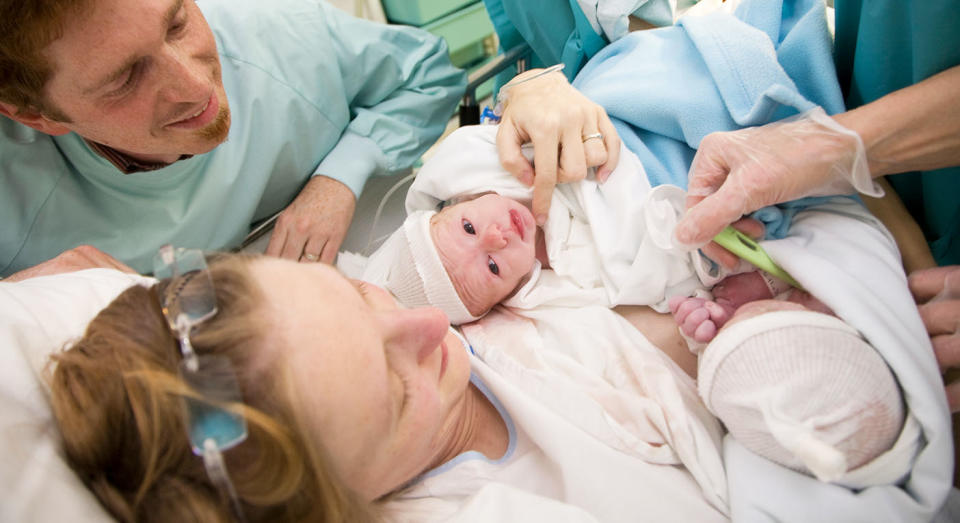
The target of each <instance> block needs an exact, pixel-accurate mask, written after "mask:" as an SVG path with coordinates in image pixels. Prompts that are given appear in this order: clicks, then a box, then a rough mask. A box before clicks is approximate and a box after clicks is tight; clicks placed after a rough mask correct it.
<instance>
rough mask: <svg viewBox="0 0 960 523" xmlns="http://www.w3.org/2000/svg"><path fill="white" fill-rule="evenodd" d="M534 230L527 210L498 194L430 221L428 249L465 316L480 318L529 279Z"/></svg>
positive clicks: (530, 215) (462, 206) (533, 257)
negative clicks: (433, 252) (433, 248)
mask: <svg viewBox="0 0 960 523" xmlns="http://www.w3.org/2000/svg"><path fill="white" fill-rule="evenodd" d="M536 230H537V225H536V221H535V220H534V218H533V214H532V213H531V212H530V210H529V209H527V208H526V207H524V206H523V205H522V204H520V203H519V202H516V201H514V200H511V199H510V198H506V197H503V196H500V195H499V194H486V195H484V196H481V197H479V198H477V199H475V200H470V201H467V202H463V203H459V204H457V205H453V206H450V207H447V208H446V209H444V210H443V211H441V212H440V213H438V214H437V215H435V216H434V217H433V219H432V220H431V222H430V236H431V237H432V239H433V244H434V245H435V246H436V248H437V252H438V253H439V254H440V259H441V261H442V262H443V267H444V268H445V269H446V271H447V274H448V275H449V276H450V279H451V280H452V281H453V286H454V288H456V290H457V293H458V294H459V295H460V299H461V300H463V303H464V305H466V307H467V310H469V311H470V314H473V315H474V316H477V315H479V314H482V313H483V312H486V311H487V310H489V309H490V308H491V307H493V306H494V305H496V304H497V303H499V302H500V301H501V300H503V299H504V298H506V297H507V296H510V294H511V293H512V292H513V291H514V289H516V288H517V286H519V285H520V282H521V281H522V280H523V278H524V276H526V275H527V274H529V273H530V271H531V270H532V269H533V263H534V259H535V251H534V247H535V239H536Z"/></svg>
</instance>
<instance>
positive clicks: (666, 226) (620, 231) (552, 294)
mask: <svg viewBox="0 0 960 523" xmlns="http://www.w3.org/2000/svg"><path fill="white" fill-rule="evenodd" d="M496 133H497V128H496V127H494V126H472V127H463V128H460V129H458V130H456V131H455V132H453V133H452V134H451V135H450V136H449V137H447V138H446V139H445V140H444V141H443V142H442V143H441V144H440V145H439V146H437V149H436V152H435V153H434V155H433V156H432V157H431V158H430V159H429V160H428V161H427V162H426V163H425V164H424V166H423V168H422V169H421V170H420V172H418V173H417V177H416V179H415V180H414V182H413V185H412V186H411V187H410V190H409V192H408V193H407V201H406V207H407V213H408V214H409V213H412V212H414V211H418V210H435V209H436V208H437V206H438V205H440V204H441V203H444V202H455V201H457V200H458V199H460V198H463V197H467V196H473V195H476V194H481V193H484V192H489V191H492V192H496V193H498V194H501V195H503V196H506V197H508V198H512V199H515V200H518V201H522V202H529V201H530V200H531V198H532V188H530V187H526V186H524V185H523V184H521V183H520V182H519V181H517V179H516V178H515V177H514V176H513V175H511V174H510V173H509V172H507V171H506V170H504V169H503V167H502V166H501V165H500V161H499V156H498V155H497V149H496ZM524 152H525V153H526V154H528V155H529V156H530V157H531V158H532V149H531V148H529V147H525V148H524ZM684 196H685V193H684V191H683V190H682V189H680V188H679V187H675V186H672V185H660V186H658V187H654V188H652V187H651V186H650V182H649V181H648V180H647V176H646V172H645V171H644V169H643V165H641V164H640V160H639V159H638V158H637V157H636V155H635V154H633V153H632V152H630V151H629V150H628V149H627V148H626V147H621V152H620V162H619V164H618V165H617V168H616V169H615V170H614V171H613V173H611V175H610V177H609V179H608V180H607V182H606V183H604V184H600V183H597V182H596V180H595V179H594V178H593V177H592V176H590V177H588V178H587V179H585V180H583V181H581V182H577V183H570V184H562V185H558V186H557V187H556V190H554V192H553V198H552V200H551V205H550V214H549V215H548V217H547V221H546V223H545V224H544V227H543V230H544V238H545V240H546V242H545V243H546V249H547V256H548V257H549V260H550V266H551V267H550V270H541V268H540V266H539V265H537V267H536V268H535V269H534V271H533V273H532V274H531V277H530V279H529V280H528V281H527V282H526V283H525V284H524V285H523V286H522V287H521V288H520V289H519V290H518V291H517V292H516V293H515V294H514V295H513V296H511V297H510V298H509V299H507V300H506V301H505V302H504V304H505V305H509V306H511V307H516V308H521V309H533V308H535V307H538V306H541V305H557V306H567V307H578V306H584V305H600V306H605V307H611V306H614V305H650V306H653V307H654V308H655V309H657V310H659V311H660V312H665V311H666V310H667V307H666V300H667V299H668V298H669V297H671V296H674V295H677V294H681V295H684V296H688V295H691V294H693V293H694V292H695V291H704V290H705V288H706V287H707V286H710V285H712V284H713V283H715V282H716V281H718V280H719V279H721V278H722V277H723V276H724V275H725V274H722V273H721V272H720V271H719V270H718V269H717V268H715V267H714V266H713V265H712V264H711V263H710V262H709V261H708V260H706V259H705V258H704V257H702V256H701V255H700V254H699V253H698V252H696V251H694V252H687V251H685V250H683V249H681V248H679V246H677V245H675V244H674V242H673V227H674V225H675V224H676V222H677V219H678V218H679V216H680V215H681V214H682V212H683V205H684ZM381 255H387V256H389V253H381V252H378V253H377V254H374V257H377V256H381ZM368 276H373V275H370V274H368Z"/></svg>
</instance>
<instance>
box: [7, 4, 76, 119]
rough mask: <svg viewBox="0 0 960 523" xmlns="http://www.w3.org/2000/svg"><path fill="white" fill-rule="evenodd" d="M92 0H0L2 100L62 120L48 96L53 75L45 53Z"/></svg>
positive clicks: (19, 108)
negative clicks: (47, 89) (46, 93)
mask: <svg viewBox="0 0 960 523" xmlns="http://www.w3.org/2000/svg"><path fill="white" fill-rule="evenodd" d="M90 3H91V0H0V101H3V102H7V103H9V104H13V105H14V106H16V107H17V109H18V110H21V111H22V110H24V109H29V110H34V111H39V112H42V113H44V114H47V115H49V116H54V117H56V118H57V119H58V120H63V119H64V118H63V117H62V116H63V115H62V113H61V112H60V111H58V110H57V109H56V107H54V106H52V105H51V104H50V103H49V102H48V101H47V100H46V98H45V93H44V88H45V87H46V85H47V81H49V80H50V77H51V76H52V74H53V64H51V63H50V60H49V59H48V58H47V57H46V56H45V53H44V51H45V49H46V48H47V46H49V45H50V43H51V42H53V41H54V40H56V39H57V38H60V37H61V36H62V35H63V30H64V27H66V24H67V23H69V22H70V21H71V20H76V19H77V18H78V17H79V16H81V15H82V14H83V12H84V9H85V8H87V7H88V6H89V5H90Z"/></svg>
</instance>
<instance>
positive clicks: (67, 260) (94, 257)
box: [3, 245, 137, 282]
mask: <svg viewBox="0 0 960 523" xmlns="http://www.w3.org/2000/svg"><path fill="white" fill-rule="evenodd" d="M96 268H106V269H117V270H119V271H123V272H129V273H134V274H135V273H136V272H137V271H135V270H133V269H131V268H130V267H127V266H126V265H125V264H124V263H123V262H121V261H120V260H117V259H116V258H114V257H113V256H110V255H109V254H107V253H105V252H103V251H101V250H100V249H97V248H96V247H92V246H90V245H81V246H79V247H74V248H72V249H70V250H69V251H63V252H62V253H60V254H59V255H58V256H57V257H56V258H53V259H50V260H47V261H45V262H43V263H40V264H38V265H34V266H33V267H29V268H26V269H23V270H22V271H20V272H15V273H13V274H11V275H10V277H9V278H4V279H3V281H5V282H17V281H22V280H26V279H28V278H35V277H37V276H49V275H51V274H60V273H63V272H74V271H82V270H84V269H96Z"/></svg>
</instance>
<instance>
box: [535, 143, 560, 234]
mask: <svg viewBox="0 0 960 523" xmlns="http://www.w3.org/2000/svg"><path fill="white" fill-rule="evenodd" d="M557 152H558V151H557V137H556V136H555V135H554V136H550V137H544V138H542V139H541V140H540V141H538V142H536V143H534V147H533V165H534V178H533V215H534V217H535V218H536V220H537V224H538V225H543V224H544V223H545V222H546V221H547V213H548V212H550V198H551V197H552V196H553V187H554V186H555V185H556V184H557Z"/></svg>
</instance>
